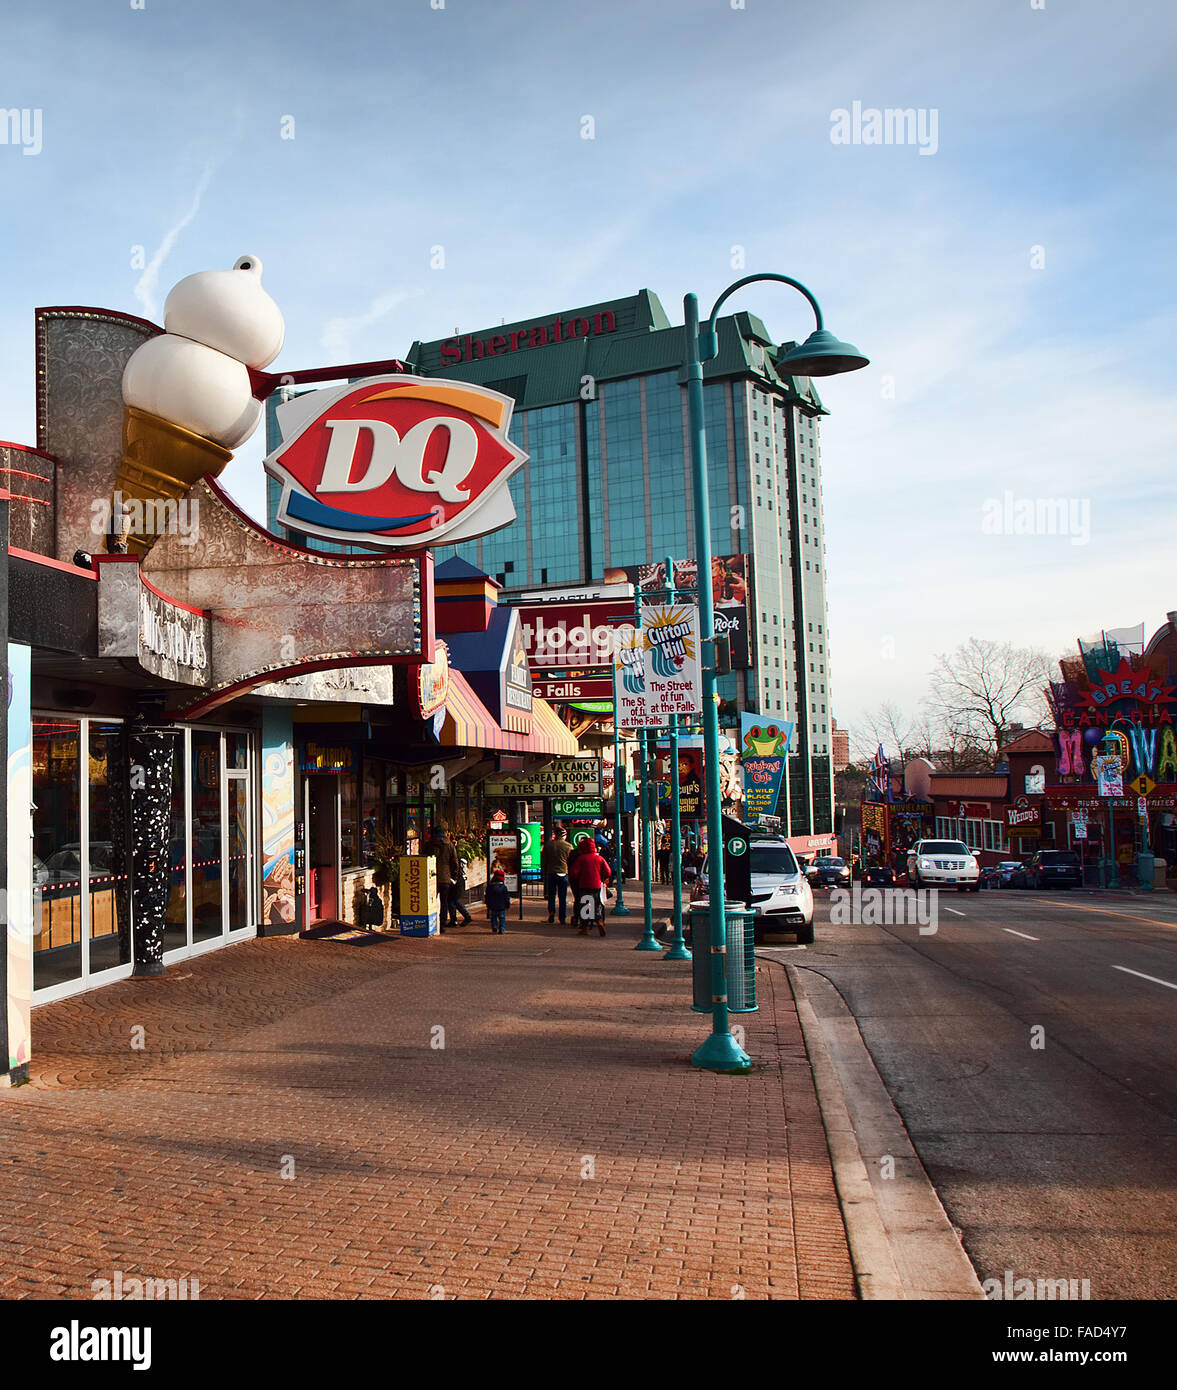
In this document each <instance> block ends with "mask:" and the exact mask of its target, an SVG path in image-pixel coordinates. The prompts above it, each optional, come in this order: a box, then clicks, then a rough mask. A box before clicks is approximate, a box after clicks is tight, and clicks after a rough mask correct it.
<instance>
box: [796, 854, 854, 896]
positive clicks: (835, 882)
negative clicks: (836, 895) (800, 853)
mask: <svg viewBox="0 0 1177 1390" xmlns="http://www.w3.org/2000/svg"><path fill="white" fill-rule="evenodd" d="M806 877H807V878H808V879H809V882H810V883H811V884H812V885H813V887H815V888H846V887H849V884H850V866H849V864H847V863H846V861H845V859H839V858H838V857H837V856H836V855H833V854H819V855H818V856H817V858H816V859H815V860H814V861H813V864H812V865H811V866H810V868H809V869H808V870H807V871H806Z"/></svg>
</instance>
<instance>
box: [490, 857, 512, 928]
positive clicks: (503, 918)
mask: <svg viewBox="0 0 1177 1390" xmlns="http://www.w3.org/2000/svg"><path fill="white" fill-rule="evenodd" d="M510 905H511V895H510V893H508V892H507V883H506V879H505V878H504V877H503V871H502V869H496V870H495V871H494V873H493V875H492V876H491V880H490V882H489V883H488V884H487V885H486V912H487V916H488V917H489V918H490V929H491V931H492V932H494V933H495V934H496V935H497V936H502V935H503V933H504V932H505V931H506V930H507V908H508V907H510Z"/></svg>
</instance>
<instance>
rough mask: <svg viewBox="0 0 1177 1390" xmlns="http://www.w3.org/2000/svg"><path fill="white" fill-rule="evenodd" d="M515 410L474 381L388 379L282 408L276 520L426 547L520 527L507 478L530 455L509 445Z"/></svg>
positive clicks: (272, 459)
mask: <svg viewBox="0 0 1177 1390" xmlns="http://www.w3.org/2000/svg"><path fill="white" fill-rule="evenodd" d="M513 409H514V402H513V401H512V400H511V398H510V397H509V396H503V395H500V394H499V392H497V391H488V390H487V389H486V388H485V387H483V386H470V385H468V384H466V383H465V382H458V381H440V380H436V379H433V378H425V377H415V376H379V377H370V378H369V379H368V380H366V381H361V382H358V383H356V382H353V383H352V384H351V385H349V386H341V387H336V388H333V389H332V390H329V391H310V392H308V393H307V394H306V395H303V396H298V397H296V398H295V399H294V400H292V401H287V402H285V403H284V404H283V405H280V406H279V407H278V408H277V411H276V415H277V419H278V425H279V428H280V429H281V431H282V443H281V444H280V445H279V446H278V448H277V449H275V450H274V452H273V453H272V454H270V455H269V456H268V457H267V458H266V460H265V463H264V467H265V470H266V472H267V473H269V474H270V475H271V477H273V478H276V479H277V480H278V482H279V483H281V484H282V500H281V503H280V504H279V506H278V512H277V518H278V520H279V521H280V522H281V523H282V524H283V525H285V526H289V527H291V528H292V529H293V530H295V531H303V532H307V533H309V534H311V535H316V536H324V537H326V538H327V539H328V540H334V541H358V542H360V543H361V544H365V545H376V546H387V547H390V548H396V547H402V546H403V547H408V548H420V547H421V546H424V545H440V544H443V543H444V544H446V545H449V544H451V543H453V542H455V541H464V540H472V539H473V538H474V537H476V536H485V535H486V534H487V533H488V532H490V531H497V530H499V529H500V528H501V527H503V526H509V525H510V524H511V522H512V521H514V520H515V507H514V504H513V503H512V501H511V494H510V492H509V491H508V489H507V480H508V478H510V477H511V475H512V474H513V473H515V472H517V471H518V469H520V468H522V466H523V464H524V463H526V461H527V455H526V454H525V453H524V452H523V451H522V449H518V448H516V446H515V445H514V444H512V442H511V441H510V440H509V439H508V438H507V427H508V425H509V424H510V421H511V411H512V410H513Z"/></svg>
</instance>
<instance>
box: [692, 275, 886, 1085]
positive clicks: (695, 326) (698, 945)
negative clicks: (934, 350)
mask: <svg viewBox="0 0 1177 1390" xmlns="http://www.w3.org/2000/svg"><path fill="white" fill-rule="evenodd" d="M760 280H774V281H778V282H780V283H781V284H785V285H792V286H793V288H794V289H797V290H800V292H801V293H802V294H803V295H804V296H805V298H806V299H807V300H808V301H809V304H810V307H811V308H812V309H813V314H814V318H815V319H816V320H817V327H816V329H815V330H814V332H812V333H811V334H810V335H809V337H808V338H807V339H806V340H805V342H804V343H802V344H801V345H800V346H798V347H794V348H793V349H792V350H791V351H789V352H787V353H785V354H783V355H782V356H781V357H779V358H778V359H777V367H778V369H780V370H781V371H783V372H784V373H786V374H788V375H790V376H833V375H835V374H837V373H839V372H852V371H856V370H857V369H858V368H859V367H865V366H866V365H867V361H868V359H867V358H865V357H863V355H862V354H861V353H860V352H859V351H858V349H857V348H855V347H852V346H851V345H850V344H849V343H843V342H840V341H839V340H838V339H837V338H835V337H834V335H833V334H832V333H830V332H828V331H827V330H826V328H825V326H824V324H823V322H822V315H821V309H820V307H819V306H818V303H817V300H816V299H814V297H813V295H812V294H810V292H809V291H808V290H807V289H806V288H805V286H804V285H803V284H801V283H800V281H798V280H793V279H790V277H789V276H787V275H775V274H763V275H746V276H744V278H743V279H742V280H737V281H736V282H735V284H733V285H729V286H728V288H727V289H726V290H724V292H723V293H722V294H721V295H720V296H719V298H718V299H717V300H716V301H715V306H714V308H713V309H712V310H711V313H710V315H709V316H708V319H707V322H706V324H705V325H704V326H703V327H702V328H701V329H700V326H699V300H698V297H697V296H696V295H693V294H688V295H687V296H686V297H685V298H684V300H683V322H684V324H685V336H686V354H685V360H684V363H683V368H684V372H685V375H686V383H687V411H688V416H689V422H690V426H689V427H690V436H691V483H692V492H693V503H694V512H695V518H694V519H695V558H696V561H697V564H698V574H699V623H700V632H701V635H702V641H703V653H702V660H701V662H700V664H701V666H702V669H703V763H704V775H705V777H706V799H707V902H708V925H709V927H710V931H709V933H708V935H709V937H710V949H711V994H712V1004H713V1007H712V1013H711V1034H710V1036H709V1037H708V1038H707V1039H706V1040H705V1041H704V1042H703V1044H702V1045H701V1046H700V1047H699V1048H698V1049H697V1050H696V1051H695V1052H694V1053H693V1054H692V1056H691V1063H692V1065H693V1066H696V1067H702V1068H704V1069H705V1070H708V1071H720V1072H746V1071H748V1070H749V1069H750V1068H751V1066H752V1061H751V1059H750V1058H749V1056H748V1054H747V1053H746V1052H745V1051H744V1050H743V1048H741V1047H739V1046H738V1045H737V1043H736V1040H735V1039H734V1038H733V1037H732V1035H731V1016H730V1013H729V1010H728V1004H727V971H726V968H725V961H724V957H725V954H726V949H727V917H726V910H725V907H726V905H725V898H724V883H723V812H722V806H721V804H720V781H719V708H718V704H717V699H716V689H715V687H716V675H715V613H714V605H713V602H712V594H711V518H710V498H709V495H708V490H707V434H706V427H705V424H704V414H703V363H704V362H709V361H711V359H712V358H714V357H717V356H718V355H719V343H718V339H717V335H716V330H715V321H716V316H717V315H718V313H719V310H720V308H721V307H722V305H723V304H724V302H725V301H726V300H727V299H728V297H729V296H730V295H732V294H734V293H735V292H736V290H739V289H742V288H743V287H744V286H745V285H751V284H753V283H754V282H756V281H760ZM693 944H694V947H695V949H696V950H700V949H702V948H703V943H702V942H694V943H693Z"/></svg>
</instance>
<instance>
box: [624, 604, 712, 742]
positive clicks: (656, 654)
mask: <svg viewBox="0 0 1177 1390" xmlns="http://www.w3.org/2000/svg"><path fill="white" fill-rule="evenodd" d="M641 615H642V616H641V626H640V627H639V628H636V629H633V630H632V631H630V632H622V633H619V634H618V642H617V647H616V671H617V721H618V724H619V725H621V726H622V727H623V728H628V729H654V728H660V727H663V726H665V725H667V724H669V723H670V716H671V715H679V716H689V717H696V716H698V715H700V714H702V712H703V668H702V663H701V659H700V646H701V643H700V638H699V610H698V608H696V607H694V606H693V605H690V604H681V603H644V604H642V606H641Z"/></svg>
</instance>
